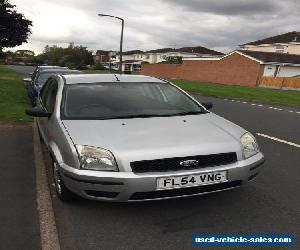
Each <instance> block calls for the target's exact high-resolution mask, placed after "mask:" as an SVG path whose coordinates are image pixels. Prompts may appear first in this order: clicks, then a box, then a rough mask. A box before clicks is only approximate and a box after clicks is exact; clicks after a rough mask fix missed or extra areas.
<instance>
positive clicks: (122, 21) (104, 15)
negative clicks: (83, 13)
mask: <svg viewBox="0 0 300 250" xmlns="http://www.w3.org/2000/svg"><path fill="white" fill-rule="evenodd" d="M98 16H102V17H112V18H116V19H119V20H120V21H121V23H122V29H121V39H120V62H119V73H120V74H122V62H123V61H122V50H123V48H122V47H123V30H124V19H123V18H121V17H118V16H111V15H106V14H98Z"/></svg>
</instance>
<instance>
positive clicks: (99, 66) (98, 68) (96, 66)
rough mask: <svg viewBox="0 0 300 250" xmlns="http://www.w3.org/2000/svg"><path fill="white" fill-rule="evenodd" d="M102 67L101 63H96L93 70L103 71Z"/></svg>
mask: <svg viewBox="0 0 300 250" xmlns="http://www.w3.org/2000/svg"><path fill="white" fill-rule="evenodd" d="M104 69H105V68H104V66H103V65H102V64H101V63H96V64H95V65H94V70H104Z"/></svg>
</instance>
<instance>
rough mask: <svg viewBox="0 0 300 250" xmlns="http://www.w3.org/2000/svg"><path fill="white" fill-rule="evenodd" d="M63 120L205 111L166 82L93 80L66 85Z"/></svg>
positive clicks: (169, 114) (167, 114)
mask: <svg viewBox="0 0 300 250" xmlns="http://www.w3.org/2000/svg"><path fill="white" fill-rule="evenodd" d="M64 93H65V94H64V96H63V105H62V117H63V119H116V118H120V117H133V116H144V117H146V116H171V115H179V114H182V113H193V112H194V113H197V112H198V113H200V112H205V111H204V110H203V109H202V108H201V106H199V105H198V104H197V103H196V102H195V101H193V100H192V99H191V98H189V97H188V96H187V95H185V94H184V93H182V92H181V91H180V90H178V89H177V88H176V87H174V86H172V85H170V84H166V83H142V82H138V83H137V82H135V83H130V82H120V83H93V84H74V85H67V86H66V87H65V91H64Z"/></svg>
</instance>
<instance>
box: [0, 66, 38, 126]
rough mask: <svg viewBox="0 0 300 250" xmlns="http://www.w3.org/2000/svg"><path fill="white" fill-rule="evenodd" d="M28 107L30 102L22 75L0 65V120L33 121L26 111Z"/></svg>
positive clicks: (13, 121) (14, 121)
mask: <svg viewBox="0 0 300 250" xmlns="http://www.w3.org/2000/svg"><path fill="white" fill-rule="evenodd" d="M27 107H30V102H29V99H28V97H27V93H26V89H25V87H24V84H23V81H22V79H21V77H20V75H19V74H18V73H16V72H15V71H13V70H11V69H8V68H7V67H6V66H3V65H0V122H12V123H24V122H31V121H32V118H30V117H29V116H27V115H25V113H24V111H25V109H26V108H27Z"/></svg>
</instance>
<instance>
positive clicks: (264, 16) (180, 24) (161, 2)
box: [10, 0, 300, 53]
mask: <svg viewBox="0 0 300 250" xmlns="http://www.w3.org/2000/svg"><path fill="white" fill-rule="evenodd" d="M10 2H11V3H13V4H15V5H16V6H17V9H18V10H19V11H20V12H22V13H24V14H25V16H26V17H27V18H28V19H30V20H31V21H33V27H32V34H31V35H30V37H29V39H28V43H24V44H22V45H21V46H18V47H16V48H14V49H13V50H17V49H30V50H33V51H35V52H36V53H41V52H42V51H43V48H44V47H45V46H46V45H50V46H51V45H58V46H63V47H64V46H67V45H68V43H69V42H74V43H75V45H83V46H86V47H88V49H90V50H93V51H96V50H97V49H103V50H118V49H119V40H120V31H121V23H120V21H118V20H117V19H113V18H107V17H98V16H97V14H98V13H103V14H110V15H114V16H120V17H122V18H124V19H125V29H124V45H123V46H124V47H123V49H124V50H125V51H126V50H134V49H140V50H151V49H158V48H164V47H172V48H180V47H185V46H204V47H207V48H210V49H214V50H218V51H221V52H225V53H226V52H229V51H231V50H234V49H236V48H237V47H238V45H240V44H244V43H247V42H251V41H255V40H258V39H262V38H266V37H269V36H274V35H278V34H281V33H285V32H289V31H299V30H300V27H299V24H300V15H299V13H300V1H299V0H186V1H184V0H147V1H145V0H11V1H10Z"/></svg>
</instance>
